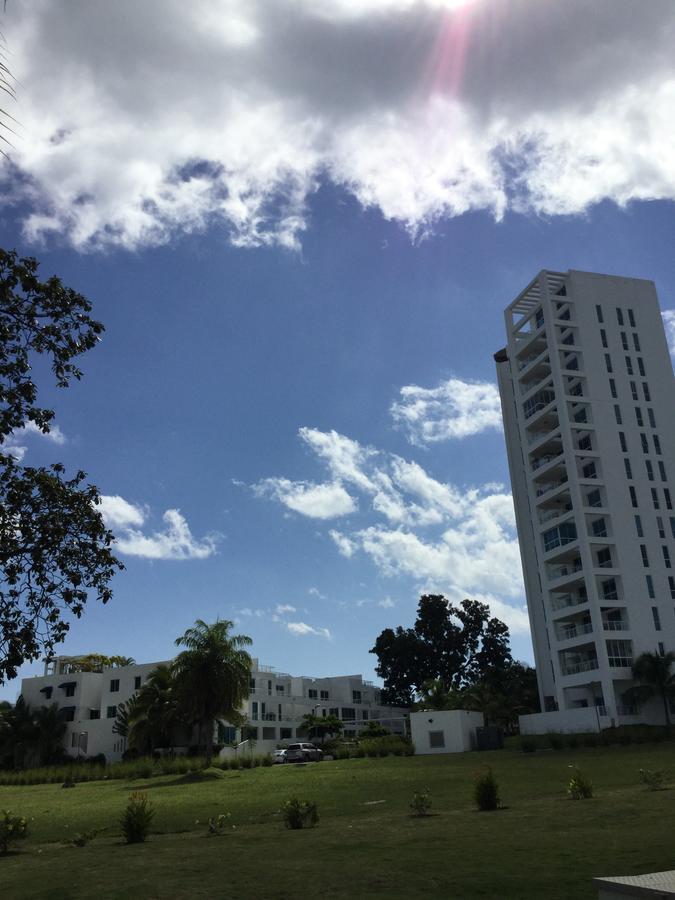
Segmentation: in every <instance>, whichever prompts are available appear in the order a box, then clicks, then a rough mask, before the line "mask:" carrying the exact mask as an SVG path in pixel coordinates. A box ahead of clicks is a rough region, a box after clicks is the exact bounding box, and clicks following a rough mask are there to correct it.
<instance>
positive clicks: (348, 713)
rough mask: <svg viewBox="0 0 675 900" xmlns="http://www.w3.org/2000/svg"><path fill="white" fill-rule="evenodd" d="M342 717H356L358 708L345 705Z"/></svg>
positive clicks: (348, 718)
mask: <svg viewBox="0 0 675 900" xmlns="http://www.w3.org/2000/svg"><path fill="white" fill-rule="evenodd" d="M340 718H341V719H343V720H344V719H346V720H347V721H350V720H352V719H355V718H356V710H355V709H350V708H349V707H343V708H342V712H341V714H340Z"/></svg>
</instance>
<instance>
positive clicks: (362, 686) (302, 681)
mask: <svg viewBox="0 0 675 900" xmlns="http://www.w3.org/2000/svg"><path fill="white" fill-rule="evenodd" d="M82 660H83V657H81V656H77V657H71V656H58V657H55V658H54V659H53V660H51V661H49V662H47V663H46V665H45V673H44V675H41V676H38V677H34V678H24V679H23V681H22V683H21V694H22V696H23V698H24V700H25V701H26V703H27V704H28V705H29V706H31V707H35V706H49V705H50V704H52V703H57V704H58V705H59V708H60V709H61V710H62V712H63V716H64V719H65V721H66V723H67V731H66V735H65V738H64V747H65V749H66V751H67V752H68V753H69V754H70V755H71V756H96V755H98V754H99V753H103V754H104V755H105V757H106V760H107V761H108V762H115V761H117V760H119V759H121V758H122V754H123V752H124V751H125V750H126V739H125V738H123V737H121V736H120V735H117V734H115V733H114V731H113V726H114V724H115V719H116V717H117V707H118V706H119V704H120V703H122V702H125V701H127V700H129V699H130V698H131V697H132V696H133V694H134V693H135V692H136V691H137V690H138V689H139V688H140V687H141V685H142V684H143V683H144V682H145V681H146V680H147V678H148V675H149V674H150V673H151V672H152V670H153V669H155V668H156V667H157V666H158V665H162V662H152V663H140V664H137V663H134V664H132V665H128V666H115V667H102V668H101V670H100V671H97V672H82V671H80V667H81V664H82ZM163 662H164V664H167V663H168V662H170V661H167V660H165V661H163ZM250 690H251V693H250V695H249V698H248V699H247V700H246V702H245V704H244V706H243V708H242V710H241V711H242V713H243V714H244V715H245V716H246V719H247V723H248V724H247V725H246V726H245V727H244V728H243V729H239V728H234V727H233V726H231V725H229V724H228V723H227V722H219V723H218V730H217V735H216V740H217V741H218V742H219V743H225V744H231V743H233V742H235V741H242V740H249V741H250V742H251V743H250V745H249V746H255V749H256V751H258V752H263V753H264V752H268V751H271V750H273V749H275V748H276V747H277V745H278V744H280V743H281V744H283V743H284V742H288V741H292V740H295V739H296V738H298V737H301V736H303V735H298V727H299V726H300V724H301V722H302V718H303V716H304V715H306V714H307V713H313V714H314V715H317V716H329V715H332V716H336V717H337V718H339V719H341V720H342V723H343V727H344V732H343V733H344V735H345V737H354V736H356V735H357V734H358V733H359V732H360V731H362V730H363V728H365V727H367V723H368V722H370V721H372V722H377V723H378V724H380V725H383V726H384V727H385V728H388V729H389V730H390V731H391V732H393V733H394V734H405V720H406V716H407V710H405V709H399V708H395V707H390V706H383V705H382V704H381V703H380V688H378V687H377V686H376V685H374V684H372V682H369V681H364V680H363V677H362V676H361V675H337V676H332V677H328V678H312V677H309V676H306V675H301V676H295V675H289V674H288V673H286V672H276V671H275V670H274V669H273V668H271V667H270V666H261V665H259V663H258V660H257V659H253V665H252V668H251V684H250Z"/></svg>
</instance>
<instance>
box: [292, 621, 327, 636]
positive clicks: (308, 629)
mask: <svg viewBox="0 0 675 900" xmlns="http://www.w3.org/2000/svg"><path fill="white" fill-rule="evenodd" d="M286 628H287V629H288V630H289V631H290V632H291V634H295V635H299V636H301V637H305V636H307V635H313V636H314V637H323V638H327V639H328V640H330V637H331V634H330V631H329V630H328V629H327V628H314V626H313V625H307V623H306V622H287V623H286Z"/></svg>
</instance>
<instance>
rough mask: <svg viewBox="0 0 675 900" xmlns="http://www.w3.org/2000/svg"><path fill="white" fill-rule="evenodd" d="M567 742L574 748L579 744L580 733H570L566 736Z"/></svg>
mask: <svg viewBox="0 0 675 900" xmlns="http://www.w3.org/2000/svg"><path fill="white" fill-rule="evenodd" d="M565 744H566V745H567V746H568V747H570V748H571V749H572V750H574V749H575V748H576V747H578V746H579V735H578V734H568V735H567V736H566V738H565Z"/></svg>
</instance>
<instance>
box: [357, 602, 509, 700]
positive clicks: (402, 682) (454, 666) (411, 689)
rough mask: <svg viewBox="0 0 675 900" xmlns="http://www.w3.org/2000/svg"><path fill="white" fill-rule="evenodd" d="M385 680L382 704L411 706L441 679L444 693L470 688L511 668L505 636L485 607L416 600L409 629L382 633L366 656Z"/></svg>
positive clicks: (506, 634) (507, 638) (500, 626)
mask: <svg viewBox="0 0 675 900" xmlns="http://www.w3.org/2000/svg"><path fill="white" fill-rule="evenodd" d="M370 652H371V653H374V654H375V655H376V656H377V658H378V664H377V667H376V672H377V674H378V675H379V676H380V677H381V678H383V679H384V690H383V692H382V700H383V702H384V703H391V704H395V705H400V706H410V705H412V702H413V700H414V695H415V693H416V692H419V691H421V689H422V687H423V685H424V684H425V683H426V682H428V681H433V680H434V679H440V681H441V682H442V684H443V686H444V688H445V690H446V691H449V690H451V689H452V690H460V689H461V688H463V687H466V686H467V685H468V684H474V683H475V682H476V681H478V680H480V678H481V677H483V676H485V674H486V673H488V672H493V671H494V670H496V669H503V668H505V667H506V666H507V665H508V664H509V663H510V662H511V652H510V650H509V630H508V628H507V626H506V625H505V624H504V623H503V622H501V621H500V620H499V619H495V618H490V609H489V607H488V606H487V605H486V604H485V603H478V602H477V601H475V600H462V602H461V603H460V604H459V606H453V604H452V603H450V602H449V601H448V600H446V599H445V597H443V596H442V595H439V594H425V595H423V596H422V597H420V602H419V606H418V611H417V619H416V621H415V625H414V626H413V628H402V627H400V626H399V627H398V628H397V629H396V630H395V631H394V630H392V629H391V628H386V629H385V630H384V631H383V632H382V633H381V634H380V635H379V637H378V638H377V640H376V642H375V646H374V647H373V649H372V650H371V651H370Z"/></svg>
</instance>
